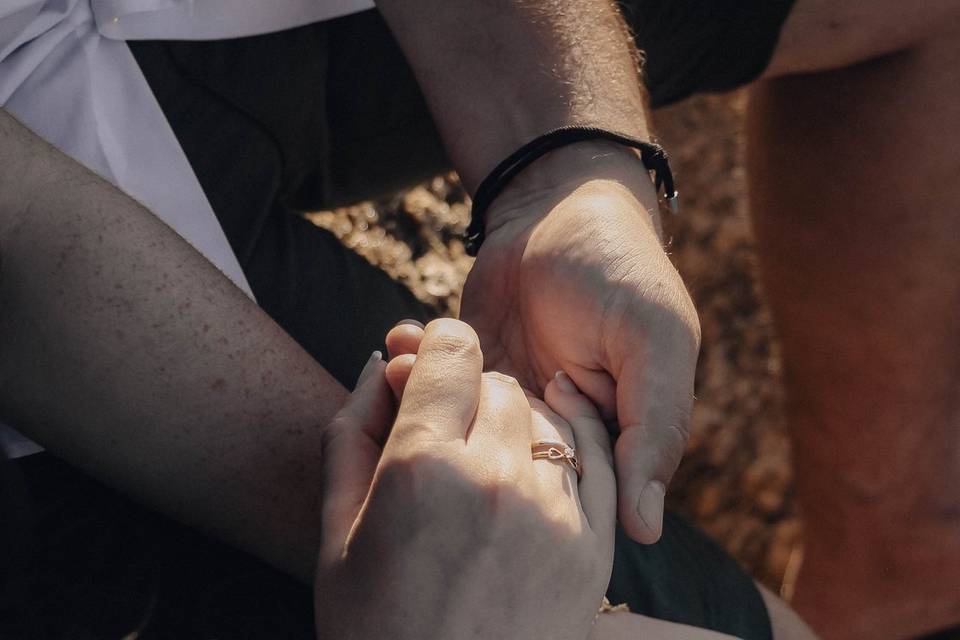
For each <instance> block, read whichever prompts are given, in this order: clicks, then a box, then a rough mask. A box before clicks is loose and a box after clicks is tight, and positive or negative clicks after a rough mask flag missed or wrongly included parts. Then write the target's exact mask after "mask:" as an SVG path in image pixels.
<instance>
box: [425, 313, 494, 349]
mask: <svg viewBox="0 0 960 640" xmlns="http://www.w3.org/2000/svg"><path fill="white" fill-rule="evenodd" d="M426 331H427V333H426V337H425V338H424V344H423V346H422V347H421V350H426V351H428V352H436V353H439V354H443V355H447V356H464V357H477V356H479V355H480V339H479V338H478V337H477V334H476V332H475V331H474V330H473V329H472V328H471V327H470V325H468V324H466V323H464V322H460V321H459V320H453V319H450V318H441V319H439V320H434V321H433V322H431V323H430V324H428V325H427V329H426Z"/></svg>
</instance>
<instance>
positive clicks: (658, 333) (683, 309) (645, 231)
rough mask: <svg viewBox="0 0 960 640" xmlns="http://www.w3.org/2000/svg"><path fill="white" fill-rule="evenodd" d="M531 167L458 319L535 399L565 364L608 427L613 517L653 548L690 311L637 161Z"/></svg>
mask: <svg viewBox="0 0 960 640" xmlns="http://www.w3.org/2000/svg"><path fill="white" fill-rule="evenodd" d="M538 163H542V164H541V166H539V167H538V166H537V164H536V163H535V164H534V165H532V166H531V167H530V170H535V171H536V172H535V173H534V171H531V173H530V174H529V175H523V174H521V176H518V179H517V181H516V182H515V183H514V184H513V185H511V187H510V188H509V189H508V190H507V191H505V192H504V193H503V194H501V196H500V197H499V198H498V199H497V200H496V201H495V202H494V207H493V208H491V210H490V217H489V218H488V220H487V240H486V242H485V243H484V245H483V248H482V249H481V251H480V254H479V256H478V258H477V262H476V264H475V266H474V268H473V270H472V271H471V272H470V275H469V277H468V279H467V283H466V287H465V291H464V301H463V312H462V317H463V319H464V320H465V321H466V322H468V323H470V324H471V325H472V326H473V327H474V328H475V329H476V331H477V332H478V334H479V335H480V339H481V343H482V345H483V350H484V354H485V365H486V367H487V368H489V369H495V370H498V371H504V372H507V373H510V374H511V375H513V376H515V377H517V378H518V379H519V380H520V381H521V384H523V385H524V386H525V387H527V388H530V389H538V390H540V391H542V390H543V388H544V385H545V384H546V383H547V381H548V380H549V379H550V378H551V377H552V375H553V373H554V372H555V371H557V370H558V369H562V370H564V371H566V372H567V373H568V374H569V375H570V376H571V377H572V378H573V379H574V381H575V382H576V384H577V385H578V386H579V387H580V388H581V389H582V390H583V391H584V392H585V393H586V394H587V395H588V396H590V398H591V399H593V400H594V402H596V403H597V404H598V405H599V406H600V407H601V408H602V410H603V412H604V417H605V418H607V419H608V420H611V419H614V418H616V420H617V421H618V422H619V427H620V431H621V435H620V437H619V439H618V441H617V444H616V450H615V458H616V468H617V475H618V485H619V487H618V489H619V518H620V522H621V524H622V525H623V526H624V528H625V529H626V531H627V532H628V533H629V534H630V536H631V537H633V538H635V539H636V540H638V541H641V542H647V543H652V542H655V541H656V540H657V539H658V538H659V536H660V532H661V526H662V513H663V498H664V492H665V487H666V484H667V483H668V481H669V480H670V477H671V476H672V474H673V472H674V471H675V470H676V467H677V465H678V464H679V462H680V458H681V456H682V455H683V451H684V446H685V443H686V439H687V427H688V419H689V413H690V409H691V404H692V400H693V377H694V369H695V365H696V359H697V351H698V349H699V339H700V338H699V325H698V321H697V316H696V312H695V310H694V308H693V305H692V303H691V301H690V298H689V296H688V295H687V292H686V290H685V289H684V286H683V283H682V282H681V280H680V277H679V275H678V274H677V272H676V271H675V270H674V268H673V266H672V265H671V263H670V261H669V259H668V258H667V256H666V254H665V253H664V251H663V249H662V247H661V244H660V239H659V236H658V234H657V224H656V211H655V210H656V196H655V194H654V193H653V188H652V185H651V184H650V181H649V179H648V177H647V176H646V173H645V171H644V170H643V166H642V165H641V164H640V161H639V159H637V158H636V157H633V156H632V154H631V152H629V151H627V150H625V149H621V148H619V147H616V146H614V145H608V144H606V143H600V144H595V145H594V144H580V145H574V146H573V147H568V148H565V149H564V150H561V151H559V152H554V153H552V154H550V155H549V156H547V157H545V158H543V159H542V160H538ZM525 173H526V172H525Z"/></svg>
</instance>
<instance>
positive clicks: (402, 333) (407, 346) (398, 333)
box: [386, 320, 424, 359]
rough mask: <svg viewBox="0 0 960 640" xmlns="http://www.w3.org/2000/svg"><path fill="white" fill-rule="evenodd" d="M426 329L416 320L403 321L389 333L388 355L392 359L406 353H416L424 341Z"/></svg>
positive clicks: (387, 341) (387, 340) (387, 339)
mask: <svg viewBox="0 0 960 640" xmlns="http://www.w3.org/2000/svg"><path fill="white" fill-rule="evenodd" d="M423 335H424V327H423V325H422V324H420V323H419V322H417V321H416V320H401V321H400V322H398V323H397V325H396V326H395V327H394V328H393V329H390V331H389V332H388V333H387V337H386V343H387V354H388V355H389V356H390V359H393V358H396V357H397V356H400V355H403V354H405V353H416V352H417V349H419V348H420V342H421V341H422V340H423Z"/></svg>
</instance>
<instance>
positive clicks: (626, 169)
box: [485, 140, 660, 236]
mask: <svg viewBox="0 0 960 640" xmlns="http://www.w3.org/2000/svg"><path fill="white" fill-rule="evenodd" d="M575 192H578V193H584V194H587V193H604V195H622V196H624V197H625V198H627V199H629V200H631V201H633V204H634V206H639V207H641V208H643V209H644V210H646V211H647V213H648V214H649V215H648V216H647V220H648V221H649V222H650V224H651V228H652V229H653V230H654V231H655V232H656V233H657V234H658V235H659V229H660V217H659V203H658V200H657V194H656V190H655V188H654V185H653V181H652V180H651V178H650V174H649V173H648V171H647V169H646V168H645V167H644V165H643V163H642V162H641V160H640V156H639V153H638V152H636V151H635V150H634V149H631V148H629V147H626V146H623V145H620V144H617V143H613V142H608V141H604V140H589V141H583V142H576V143H573V144H570V145H567V146H564V147H561V148H559V149H555V150H554V151H551V152H549V153H547V154H545V155H543V156H542V157H540V158H538V159H537V160H536V161H534V162H533V164H531V165H530V166H529V167H527V168H525V169H524V170H523V171H521V172H520V173H519V174H517V175H516V177H514V178H513V179H512V180H511V181H510V183H509V184H508V185H507V186H506V187H505V188H504V189H503V191H502V192H501V193H500V194H498V196H497V197H496V199H495V200H494V201H493V202H492V203H491V205H490V207H489V209H488V210H487V214H486V220H485V230H486V233H487V235H488V236H489V235H492V234H494V233H496V232H497V231H498V230H501V229H503V228H504V227H507V226H513V225H514V224H515V223H517V222H519V221H524V222H526V223H527V224H524V225H523V226H524V227H527V226H528V225H529V224H533V223H536V222H537V221H539V220H540V219H542V218H544V217H546V216H547V215H548V214H550V212H551V211H553V210H554V209H555V208H556V205H558V204H560V203H561V202H562V201H563V200H564V199H566V198H567V197H568V196H571V195H572V194H574V193H575Z"/></svg>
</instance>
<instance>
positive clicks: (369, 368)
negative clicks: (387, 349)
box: [354, 351, 383, 389]
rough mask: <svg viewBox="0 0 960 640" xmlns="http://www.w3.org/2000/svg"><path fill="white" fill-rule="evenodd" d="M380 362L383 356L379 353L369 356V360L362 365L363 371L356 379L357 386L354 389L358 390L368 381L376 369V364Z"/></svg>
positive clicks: (375, 352)
mask: <svg viewBox="0 0 960 640" xmlns="http://www.w3.org/2000/svg"><path fill="white" fill-rule="evenodd" d="M381 360H383V354H382V353H380V352H379V351H374V352H373V353H371V354H370V359H369V360H367V364H365V365H363V370H362V371H361V372H360V377H359V378H357V386H356V387H354V389H359V388H360V387H362V386H363V383H365V382H366V381H367V380H369V379H370V376H372V375H373V372H374V371H375V370H376V369H377V363H378V362H380V361H381Z"/></svg>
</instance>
